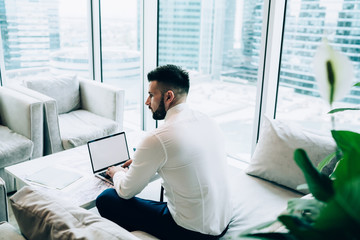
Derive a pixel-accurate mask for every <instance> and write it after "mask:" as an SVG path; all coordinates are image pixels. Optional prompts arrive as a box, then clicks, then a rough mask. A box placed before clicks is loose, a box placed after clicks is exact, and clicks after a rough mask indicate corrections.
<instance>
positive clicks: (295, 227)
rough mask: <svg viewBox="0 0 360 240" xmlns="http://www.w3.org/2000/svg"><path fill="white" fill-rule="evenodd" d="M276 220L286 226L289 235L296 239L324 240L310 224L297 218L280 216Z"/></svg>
mask: <svg viewBox="0 0 360 240" xmlns="http://www.w3.org/2000/svg"><path fill="white" fill-rule="evenodd" d="M278 219H279V221H281V222H282V223H283V224H284V225H285V226H286V228H287V229H288V230H289V231H290V233H291V234H292V235H294V236H295V237H296V239H307V240H313V239H314V240H315V239H316V240H319V239H324V238H323V235H322V233H321V232H320V231H318V230H316V229H314V228H313V227H312V225H311V224H309V223H307V222H306V221H305V220H303V219H301V218H299V217H296V216H292V215H280V216H279V217H278Z"/></svg>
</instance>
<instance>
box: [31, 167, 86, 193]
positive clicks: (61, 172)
mask: <svg viewBox="0 0 360 240" xmlns="http://www.w3.org/2000/svg"><path fill="white" fill-rule="evenodd" d="M81 177H82V175H81V174H80V173H77V172H74V171H71V170H66V169H63V168H58V167H56V166H50V167H45V168H43V169H41V170H39V171H37V172H35V173H33V174H31V175H29V176H28V177H26V180H28V181H31V182H34V183H38V184H41V185H44V186H48V187H50V188H57V189H63V188H64V187H66V186H68V185H70V184H71V183H73V182H75V181H76V180H78V179H79V178H81Z"/></svg>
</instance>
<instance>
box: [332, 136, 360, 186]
mask: <svg viewBox="0 0 360 240" xmlns="http://www.w3.org/2000/svg"><path fill="white" fill-rule="evenodd" d="M331 133H332V135H333V137H334V139H335V141H336V144H337V145H338V147H339V148H340V150H341V151H342V159H340V160H339V162H338V164H337V167H336V169H335V171H334V176H335V181H334V188H335V189H337V188H340V187H342V186H343V185H344V184H346V182H347V181H350V180H352V179H356V178H357V177H359V176H360V147H359V146H360V134H358V133H355V132H350V131H331Z"/></svg>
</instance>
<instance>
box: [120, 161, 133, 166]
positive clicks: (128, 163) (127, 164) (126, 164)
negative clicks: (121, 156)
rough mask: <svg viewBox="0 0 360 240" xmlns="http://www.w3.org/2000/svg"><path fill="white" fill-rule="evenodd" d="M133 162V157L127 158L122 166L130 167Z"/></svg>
mask: <svg viewBox="0 0 360 240" xmlns="http://www.w3.org/2000/svg"><path fill="white" fill-rule="evenodd" d="M131 163H132V159H129V160H127V161H126V162H125V163H124V164H123V165H122V166H121V167H123V168H129V166H130V164H131Z"/></svg>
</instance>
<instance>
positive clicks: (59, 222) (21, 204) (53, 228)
mask: <svg viewBox="0 0 360 240" xmlns="http://www.w3.org/2000/svg"><path fill="white" fill-rule="evenodd" d="M10 204H11V207H12V209H13V213H14V216H15V218H16V221H17V223H18V225H19V228H20V230H21V233H22V234H23V235H24V236H25V237H26V238H27V239H114V240H115V239H119V240H120V239H129V240H137V239H138V238H137V237H135V236H134V235H132V234H131V233H130V232H128V231H126V230H125V229H124V228H122V227H120V226H119V225H117V224H116V223H114V222H112V221H110V220H107V219H105V218H103V217H101V216H99V215H97V214H95V213H93V212H91V211H89V210H85V209H83V208H80V207H76V206H73V205H72V204H70V203H68V202H64V201H61V200H60V199H58V198H57V197H56V196H50V195H47V194H45V191H42V192H41V191H38V190H36V189H35V188H34V187H31V186H26V187H23V188H22V189H21V190H19V191H18V192H17V193H15V194H14V195H13V196H12V197H11V198H10Z"/></svg>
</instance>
